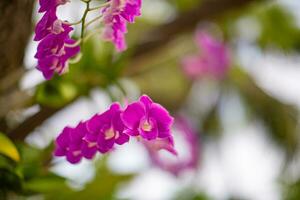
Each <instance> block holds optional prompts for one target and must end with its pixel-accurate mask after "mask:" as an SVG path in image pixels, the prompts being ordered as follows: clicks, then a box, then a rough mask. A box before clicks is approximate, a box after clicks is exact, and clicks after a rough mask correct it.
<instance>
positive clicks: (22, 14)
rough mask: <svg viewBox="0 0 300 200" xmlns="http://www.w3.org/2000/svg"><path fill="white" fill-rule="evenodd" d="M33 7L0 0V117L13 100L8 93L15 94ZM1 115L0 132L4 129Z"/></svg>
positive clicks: (24, 0) (26, 1)
mask: <svg viewBox="0 0 300 200" xmlns="http://www.w3.org/2000/svg"><path fill="white" fill-rule="evenodd" d="M33 5H34V1H33V0H0V47H1V48H0V111H1V112H2V113H4V114H3V115H5V114H7V112H8V111H9V108H10V106H9V105H11V104H13V103H14V101H15V100H17V99H12V96H14V95H12V93H14V94H15V91H16V90H17V88H18V82H19V80H20V79H21V77H22V75H23V74H24V67H23V60H24V55H25V49H26V45H27V42H28V39H29V37H30V35H31V33H32V11H33ZM18 99H19V100H20V99H22V96H18ZM11 100H13V101H11ZM3 115H1V116H0V131H6V129H7V124H6V121H5V118H3Z"/></svg>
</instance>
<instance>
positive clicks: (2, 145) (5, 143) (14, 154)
mask: <svg viewBox="0 0 300 200" xmlns="http://www.w3.org/2000/svg"><path fill="white" fill-rule="evenodd" d="M0 154H3V155H5V156H7V157H9V158H11V159H13V160H14V161H16V162H18V161H20V155H19V152H18V150H17V148H16V146H15V145H14V144H13V143H12V141H11V140H10V139H9V138H8V137H6V136H5V135H4V134H3V133H1V132H0Z"/></svg>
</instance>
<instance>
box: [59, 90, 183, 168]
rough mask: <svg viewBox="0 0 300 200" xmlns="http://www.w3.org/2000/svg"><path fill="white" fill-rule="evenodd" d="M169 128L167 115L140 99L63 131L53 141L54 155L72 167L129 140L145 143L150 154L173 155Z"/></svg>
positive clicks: (111, 108)
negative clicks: (167, 153)
mask: <svg viewBox="0 0 300 200" xmlns="http://www.w3.org/2000/svg"><path fill="white" fill-rule="evenodd" d="M172 124H173V118H172V117H171V116H170V114H169V113H168V111H167V110H166V109H165V108H164V107H162V106H161V105H160V104H157V103H155V102H153V101H152V100H151V99H150V98H149V97H148V96H146V95H143V96H142V97H140V99H139V101H136V102H133V103H131V104H129V105H128V106H127V107H126V108H125V109H122V108H121V106H120V105H119V104H118V103H113V104H112V105H111V106H110V108H109V109H108V110H107V111H105V112H103V113H101V114H96V115H95V116H93V117H92V118H91V119H89V120H87V121H85V122H80V123H79V124H78V125H77V126H76V127H75V128H71V127H66V128H64V129H63V131H62V132H61V133H60V135H59V136H58V137H57V139H56V149H55V152H54V155H55V156H65V157H66V159H67V160H68V161H69V162H70V163H73V164H74V163H78V162H79V161H80V160H81V159H82V158H83V157H84V158H86V159H92V158H93V157H94V156H95V154H96V153H97V152H99V153H102V154H104V153H107V152H110V151H111V150H112V149H114V147H115V145H123V144H125V143H127V142H128V141H129V140H130V138H132V137H134V138H137V139H138V140H139V141H141V142H142V143H147V146H148V147H149V148H151V149H152V150H153V151H159V150H161V149H164V150H167V151H169V152H170V153H172V154H174V155H176V154H177V152H176V150H175V149H174V142H173V136H172V134H171V126H172Z"/></svg>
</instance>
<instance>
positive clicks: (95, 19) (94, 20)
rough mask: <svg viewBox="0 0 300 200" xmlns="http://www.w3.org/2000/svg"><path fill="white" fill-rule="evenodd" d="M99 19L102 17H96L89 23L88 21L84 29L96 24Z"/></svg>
mask: <svg viewBox="0 0 300 200" xmlns="http://www.w3.org/2000/svg"><path fill="white" fill-rule="evenodd" d="M101 18H102V15H100V16H98V17H95V18H94V19H92V20H91V21H89V22H87V23H86V24H85V28H86V27H88V26H89V25H91V24H92V23H94V22H96V21H97V20H99V19H101Z"/></svg>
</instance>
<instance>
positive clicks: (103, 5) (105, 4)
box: [89, 1, 110, 11]
mask: <svg viewBox="0 0 300 200" xmlns="http://www.w3.org/2000/svg"><path fill="white" fill-rule="evenodd" d="M109 4H110V1H108V2H106V3H104V4H101V5H99V6H96V7H94V8H90V9H89V11H93V10H98V9H100V8H103V7H106V6H108V5H109Z"/></svg>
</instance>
